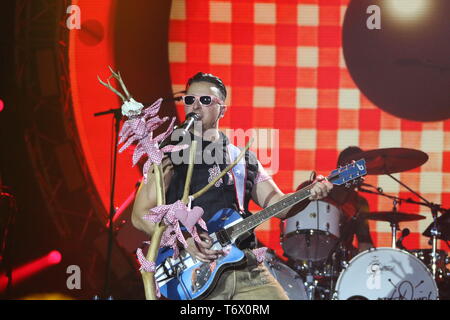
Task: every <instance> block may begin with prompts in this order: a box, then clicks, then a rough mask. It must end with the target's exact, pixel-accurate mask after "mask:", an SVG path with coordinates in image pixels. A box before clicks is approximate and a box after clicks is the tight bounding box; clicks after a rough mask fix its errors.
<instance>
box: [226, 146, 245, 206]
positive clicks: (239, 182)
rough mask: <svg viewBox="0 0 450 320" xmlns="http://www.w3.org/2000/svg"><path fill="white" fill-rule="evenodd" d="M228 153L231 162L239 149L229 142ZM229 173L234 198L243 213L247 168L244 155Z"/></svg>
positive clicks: (239, 151)
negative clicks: (232, 183)
mask: <svg viewBox="0 0 450 320" xmlns="http://www.w3.org/2000/svg"><path fill="white" fill-rule="evenodd" d="M227 150H228V154H229V156H230V160H231V162H234V161H235V160H236V159H237V158H238V156H239V154H240V153H241V151H242V150H241V149H239V148H238V147H236V146H235V145H232V144H231V143H229V144H228V145H227ZM231 174H232V175H233V180H234V190H235V192H236V199H237V201H238V205H239V210H240V211H241V212H242V213H244V212H245V210H244V200H245V180H246V179H247V170H246V165H245V157H242V159H241V160H240V161H239V162H238V164H236V165H235V166H234V168H233V169H231Z"/></svg>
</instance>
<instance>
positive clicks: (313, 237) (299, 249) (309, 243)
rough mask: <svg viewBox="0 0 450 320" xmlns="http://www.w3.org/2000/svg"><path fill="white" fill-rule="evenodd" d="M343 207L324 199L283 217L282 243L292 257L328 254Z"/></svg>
mask: <svg viewBox="0 0 450 320" xmlns="http://www.w3.org/2000/svg"><path fill="white" fill-rule="evenodd" d="M342 219H343V214H342V211H341V210H340V209H339V208H337V207H335V206H334V205H332V204H330V203H327V202H325V201H311V202H310V203H309V204H308V206H307V207H306V208H305V209H304V210H302V211H300V212H299V213H297V214H296V215H295V216H293V217H290V218H288V219H286V220H284V221H283V225H282V247H283V250H284V253H285V255H286V256H288V257H290V258H291V259H294V260H310V261H321V260H324V259H326V258H327V256H328V254H329V253H330V251H331V249H333V247H334V246H335V244H336V242H337V241H338V239H339V236H340V229H341V223H342Z"/></svg>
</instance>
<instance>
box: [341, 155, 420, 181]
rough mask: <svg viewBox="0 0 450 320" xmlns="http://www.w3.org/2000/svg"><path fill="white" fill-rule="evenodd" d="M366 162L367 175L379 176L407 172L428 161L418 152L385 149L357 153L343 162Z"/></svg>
mask: <svg viewBox="0 0 450 320" xmlns="http://www.w3.org/2000/svg"><path fill="white" fill-rule="evenodd" d="M361 158H364V159H365V160H366V167H367V174H373V175H379V174H388V173H397V172H403V171H408V170H411V169H414V168H417V167H420V166H421V165H423V164H424V163H425V162H427V161H428V155H427V154H426V153H425V152H423V151H420V150H415V149H407V148H385V149H374V150H368V151H363V152H359V153H357V154H353V155H351V156H349V157H346V158H344V159H345V162H351V161H352V160H355V161H356V160H359V159H361Z"/></svg>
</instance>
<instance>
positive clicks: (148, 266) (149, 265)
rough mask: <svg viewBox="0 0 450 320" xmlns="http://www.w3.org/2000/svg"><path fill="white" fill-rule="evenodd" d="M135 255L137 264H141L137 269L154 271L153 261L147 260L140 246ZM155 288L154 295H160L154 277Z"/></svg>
mask: <svg viewBox="0 0 450 320" xmlns="http://www.w3.org/2000/svg"><path fill="white" fill-rule="evenodd" d="M136 256H137V258H138V261H139V264H140V265H141V267H140V268H139V270H140V271H141V270H142V271H145V272H155V270H156V264H155V263H154V262H153V261H148V260H147V259H146V258H145V256H144V253H143V252H142V249H141V248H138V249H137V250H136ZM155 288H156V295H157V297H158V298H159V297H161V292H160V291H159V286H158V282H156V279H155Z"/></svg>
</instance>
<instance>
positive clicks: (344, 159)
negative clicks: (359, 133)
mask: <svg viewBox="0 0 450 320" xmlns="http://www.w3.org/2000/svg"><path fill="white" fill-rule="evenodd" d="M360 152H363V149H361V148H360V147H357V146H349V147H347V148H345V149H344V150H342V151H341V153H340V154H339V157H338V162H337V165H338V166H344V165H346V164H348V163H349V162H350V161H352V160H355V161H356V160H359V159H352V158H353V157H352V156H353V155H356V154H357V153H360Z"/></svg>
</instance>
